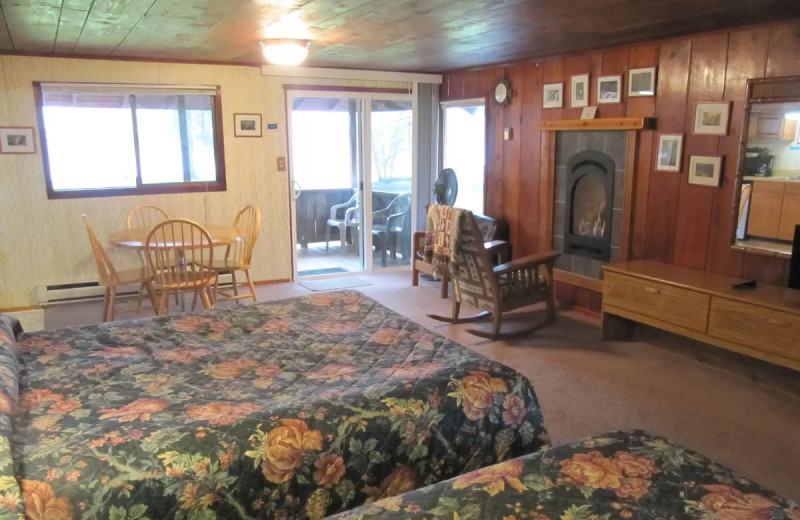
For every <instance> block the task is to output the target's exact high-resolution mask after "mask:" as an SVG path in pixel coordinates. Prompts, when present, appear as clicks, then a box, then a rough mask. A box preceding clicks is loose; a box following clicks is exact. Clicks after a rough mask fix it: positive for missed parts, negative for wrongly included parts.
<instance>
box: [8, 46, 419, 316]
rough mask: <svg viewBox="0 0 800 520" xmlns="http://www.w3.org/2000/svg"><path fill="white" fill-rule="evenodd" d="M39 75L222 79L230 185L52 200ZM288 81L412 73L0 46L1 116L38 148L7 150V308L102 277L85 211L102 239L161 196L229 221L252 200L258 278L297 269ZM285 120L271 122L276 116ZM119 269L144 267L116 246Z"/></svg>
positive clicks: (188, 212)
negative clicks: (250, 133)
mask: <svg viewBox="0 0 800 520" xmlns="http://www.w3.org/2000/svg"><path fill="white" fill-rule="evenodd" d="M34 81H58V82H100V83H140V84H168V85H219V86H220V88H221V92H222V112H223V114H222V121H221V124H222V129H223V135H224V147H225V166H226V176H227V191H224V192H213V193H180V194H162V195H140V196H125V197H98V198H84V199H61V200H48V199H47V193H46V190H45V180H44V163H43V158H42V153H41V141H40V136H41V132H40V130H39V128H38V121H37V115H36V105H35V100H34V95H33V82H34ZM285 84H306V85H340V86H350V87H386V88H408V86H409V85H408V83H397V82H381V81H356V80H347V81H337V80H330V79H319V80H317V79H310V78H288V77H265V76H262V74H261V69H260V68H258V67H246V66H221V65H194V64H177V63H161V62H135V61H114V60H88V59H68V58H43V57H25V56H0V126H32V127H34V128H35V133H36V141H37V143H36V147H37V153H36V154H33V155H10V154H2V155H0V174H1V175H2V180H0V182H2V184H1V185H2V189H0V244H2V247H0V309H2V308H12V307H25V306H30V305H35V304H36V303H37V301H36V298H35V293H36V287H37V286H44V285H53V284H65V283H75V282H91V281H95V280H97V269H96V266H95V263H94V260H93V257H92V255H91V250H90V248H89V243H88V239H87V237H86V231H85V229H84V227H83V223H82V222H81V218H80V217H81V214H83V213H85V214H87V215H88V216H89V217H90V218H91V219H92V222H93V224H94V226H95V229H96V231H97V233H98V235H99V236H100V238H101V240H103V241H104V242H105V238H106V237H107V236H108V235H110V234H111V233H112V232H114V231H117V230H120V229H123V228H124V227H125V216H126V214H127V212H128V210H129V209H130V208H131V207H133V206H134V205H136V204H143V203H154V204H158V205H159V206H162V207H163V208H165V209H166V210H167V211H168V212H169V213H170V215H172V216H175V217H186V218H190V219H194V220H197V221H199V222H201V223H212V224H227V223H230V222H232V221H233V218H234V216H235V214H236V212H237V211H238V210H239V209H240V208H241V207H243V206H244V205H246V204H249V203H256V204H258V206H259V208H260V209H261V212H262V227H261V234H260V235H259V237H258V242H257V243H256V248H255V251H254V256H253V268H252V270H251V272H252V275H253V277H254V279H255V280H259V281H268V280H286V279H289V278H291V276H292V263H291V262H292V256H291V235H290V232H291V231H290V230H291V227H290V223H289V218H290V217H289V178H288V175H289V174H288V173H287V172H278V171H277V169H276V158H277V157H278V156H284V157H287V156H288V155H287V154H288V146H287V135H286V115H285V114H286V112H285V111H286V106H285V92H284V88H283V85H285ZM237 112H244V113H260V114H262V116H263V118H262V121H263V124H264V126H265V129H264V130H263V137H261V138H236V137H234V135H233V114H234V113H237ZM268 122H269V123H278V128H279V129H278V130H266V124H267V123H268ZM107 249H108V251H109V253H110V254H111V256H112V260H113V261H114V263H115V265H116V266H117V267H118V268H120V269H125V268H131V267H137V266H138V261H137V257H136V255H134V254H133V253H132V252H131V251H125V250H121V249H118V248H113V247H108V248H107Z"/></svg>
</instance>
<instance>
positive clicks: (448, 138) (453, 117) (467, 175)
mask: <svg viewBox="0 0 800 520" xmlns="http://www.w3.org/2000/svg"><path fill="white" fill-rule="evenodd" d="M442 117H443V123H444V130H443V140H442V141H443V146H442V153H443V156H442V163H443V164H442V167H443V168H452V169H453V171H455V172H456V179H458V197H457V198H456V203H455V205H456V206H457V207H459V208H464V209H468V210H470V211H472V212H473V213H477V214H483V188H484V166H485V163H486V104H485V102H484V100H483V99H473V100H466V101H452V102H446V103H442Z"/></svg>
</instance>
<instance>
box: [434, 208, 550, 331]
mask: <svg viewBox="0 0 800 520" xmlns="http://www.w3.org/2000/svg"><path fill="white" fill-rule="evenodd" d="M457 228H458V229H457V231H456V232H451V233H452V234H451V238H450V240H451V241H452V243H451V247H452V261H451V262H450V264H449V266H448V270H449V275H450V278H451V279H452V280H453V286H454V287H455V293H456V294H455V298H454V300H453V312H452V315H451V317H449V318H448V317H444V316H437V315H433V314H429V315H428V316H429V317H431V318H433V319H436V320H440V321H446V322H448V323H470V322H475V321H479V320H484V319H488V318H492V321H493V323H492V331H491V332H486V331H483V330H480V329H469V330H467V332H469V333H470V334H474V335H475V336H479V337H482V338H489V339H499V338H508V337H514V336H521V335H524V334H529V333H531V332H533V331H535V330H537V329H539V328H541V327H543V326H544V325H547V324H548V323H550V322H552V321H553V320H554V319H555V302H554V293H553V266H554V264H555V261H556V258H558V256H559V254H558V253H557V252H555V251H546V252H543V253H539V254H536V255H531V256H526V257H524V258H519V259H517V260H514V261H512V262H508V263H505V264H501V265H498V266H496V267H493V266H492V264H491V262H490V260H489V255H488V254H487V253H486V249H485V248H484V245H483V236H482V234H481V232H480V229H479V228H478V223H477V222H476V221H475V217H474V216H473V215H472V212H470V211H467V210H462V214H461V216H460V217H459V218H458V226H457ZM542 270H544V272H542ZM542 301H544V302H546V304H547V310H546V315H545V320H544V322H543V323H540V324H537V325H534V326H531V327H528V328H525V329H523V330H518V331H514V332H506V333H501V332H500V325H501V323H502V319H503V313H505V312H508V311H511V310H514V309H518V308H520V307H526V306H528V305H532V304H534V303H537V302H542ZM464 302H467V303H470V304H471V305H473V306H474V307H476V308H477V309H479V310H483V311H484V312H480V313H479V314H477V315H475V316H472V317H469V318H459V313H460V311H461V304H462V303H464Z"/></svg>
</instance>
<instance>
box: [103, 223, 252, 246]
mask: <svg viewBox="0 0 800 520" xmlns="http://www.w3.org/2000/svg"><path fill="white" fill-rule="evenodd" d="M203 228H204V229H205V230H206V231H208V235H209V236H210V237H211V243H212V245H213V246H214V247H217V246H229V245H231V244H233V243H234V242H237V241H239V240H242V238H243V236H242V233H241V232H240V231H239V230H238V229H236V227H234V226H217V225H208V226H203ZM149 233H150V230H149V229H145V228H135V229H126V230H124V231H117V232H115V233H112V234H111V236H109V237H108V241H109V243H110V244H111V245H112V246H115V247H124V248H128V249H144V245H145V244H144V243H145V241H146V240H147V235H148V234H149ZM174 243H175V244H176V245H179V242H178V241H177V240H176V241H174Z"/></svg>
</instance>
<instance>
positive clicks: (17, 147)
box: [0, 126, 36, 153]
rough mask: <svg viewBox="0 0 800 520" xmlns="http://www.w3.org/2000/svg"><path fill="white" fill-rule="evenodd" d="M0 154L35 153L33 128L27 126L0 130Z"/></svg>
mask: <svg viewBox="0 0 800 520" xmlns="http://www.w3.org/2000/svg"><path fill="white" fill-rule="evenodd" d="M0 152H2V153H36V140H35V139H34V138H33V128H32V127H29V126H25V127H3V128H0Z"/></svg>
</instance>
